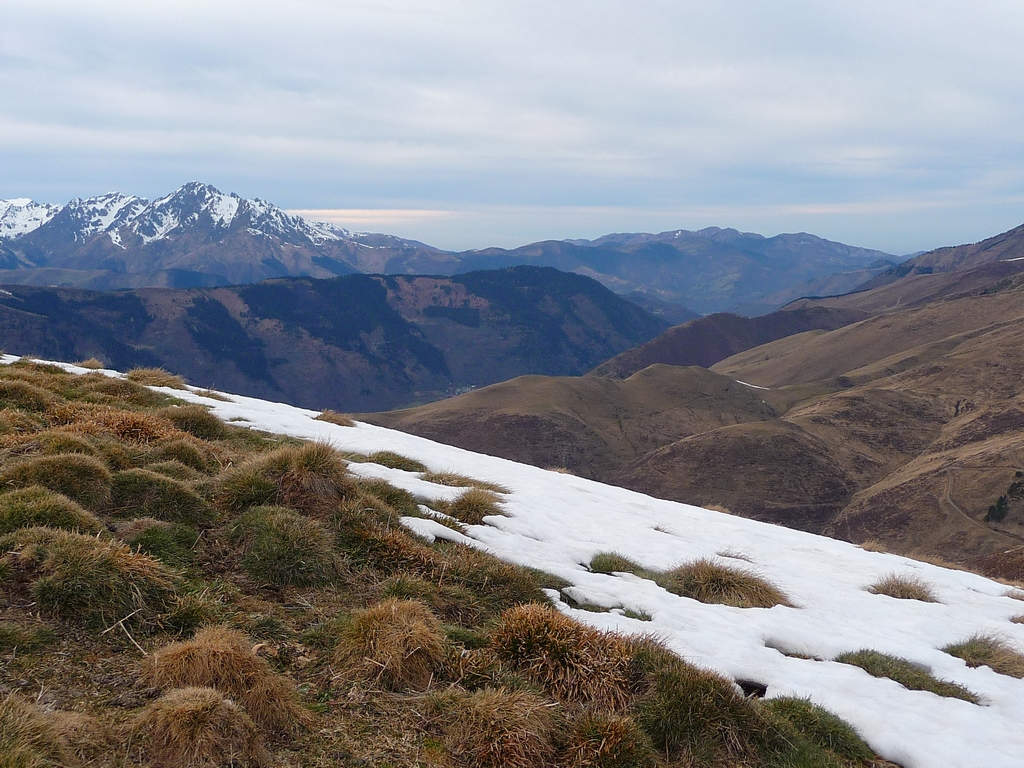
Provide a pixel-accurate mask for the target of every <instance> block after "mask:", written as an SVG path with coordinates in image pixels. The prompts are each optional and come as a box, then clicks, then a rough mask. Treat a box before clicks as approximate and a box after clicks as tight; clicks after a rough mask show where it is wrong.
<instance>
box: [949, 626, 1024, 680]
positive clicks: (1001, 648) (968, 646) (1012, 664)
mask: <svg viewBox="0 0 1024 768" xmlns="http://www.w3.org/2000/svg"><path fill="white" fill-rule="evenodd" d="M942 650H943V651H945V652H946V653H948V654H950V655H951V656H956V657H957V658H960V659H963V660H964V661H965V662H967V666H969V667H989V668H990V669H992V670H993V671H994V672H998V673H999V674H1001V675H1009V676H1010V677H1017V678H1021V677H1024V654H1022V653H1020V652H1019V651H1017V650H1015V649H1014V648H1013V646H1011V645H1009V644H1008V643H1006V642H1004V641H1002V640H1000V639H999V638H997V637H993V636H992V635H975V636H974V637H971V638H968V639H967V640H964V641H963V642H962V643H954V644H952V645H947V646H946V647H945V648H943V649H942Z"/></svg>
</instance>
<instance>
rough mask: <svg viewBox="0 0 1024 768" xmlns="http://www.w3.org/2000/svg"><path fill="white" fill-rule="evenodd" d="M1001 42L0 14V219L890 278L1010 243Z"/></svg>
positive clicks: (419, 21)
mask: <svg viewBox="0 0 1024 768" xmlns="http://www.w3.org/2000/svg"><path fill="white" fill-rule="evenodd" d="M1022 40H1024V3H1021V2H1019V0H1006V1H1004V2H995V1H994V0H987V1H986V0H973V2H971V3H963V2H950V1H947V0H878V1H875V0H817V1H814V2H812V1H811V0H804V1H800V0H773V1H772V2H765V1H764V0H748V1H740V0H735V1H730V0H707V1H706V2H685V1H682V0H673V1H671V2H660V1H647V2H645V1H641V2H636V1H634V2H611V1H608V0H572V1H566V0H563V1H559V0H554V1H553V0H547V2H533V1H532V0H511V1H509V2H495V1H493V0H476V1H475V2H471V1H466V2H461V1H459V0H409V1H408V2H406V1H405V0H379V1H375V2H316V1H315V0H298V1H297V0H289V2H258V1H255V2H254V1H253V0H222V1H217V0H205V1H204V2H191V1H189V0H174V2H163V1H162V0H147V1H146V2H137V0H136V1H135V2H116V1H114V0H109V1H108V2H101V1H99V0H94V1H92V2H84V1H82V0H79V1H77V2H49V1H47V0H0V197H21V196H28V197H32V198H35V199H37V200H40V201H45V202H64V201H66V200H67V199H69V198H71V197H74V196H87V195H92V194H98V193H102V192H106V191H109V190H118V191H122V192H126V193H133V194H140V195H143V196H147V197H154V196H157V195H159V194H162V193H165V192H167V191H170V190H171V189H173V188H175V187H177V186H179V185H180V184H182V183H183V182H185V181H188V180H190V179H199V180H202V181H207V182H209V183H211V184H214V185H215V186H217V187H218V188H220V189H222V190H224V191H234V192H238V193H239V194H241V195H243V196H246V197H257V196H258V197H262V198H264V199H267V200H270V201H272V202H274V203H277V204H278V205H281V206H283V207H285V208H288V209H292V210H303V211H318V212H320V213H318V214H315V215H316V216H318V217H320V218H331V219H333V220H335V221H338V222H340V223H342V224H345V225H347V226H350V227H352V228H355V229H371V230H376V231H388V232H394V233H396V234H400V235H404V236H408V237H415V238H417V239H421V240H424V241H426V242H430V243H432V244H435V245H439V246H443V247H452V248H455V247H458V248H466V247H482V246H486V245H493V244H500V245H519V244H522V243H525V242H528V241H530V240H535V239H539V238H542V237H556V238H563V237H588V236H597V235H600V234H603V233H606V232H610V231H623V230H634V231H637V230H653V231H658V230H664V229H672V228H677V227H683V228H687V229H695V228H699V227H703V226H708V225H718V226H734V227H738V228H741V229H748V230H754V231H760V232H762V233H765V234H769V235H770V234H775V233H777V232H781V231H796V230H805V231H810V232H814V233H816V234H819V235H822V236H826V237H830V238H833V239H838V240H843V241H845V242H849V243H852V244H855V245H863V246H869V247H876V248H881V249H884V250H888V251H890V252H897V253H905V252H909V251H912V250H917V249H924V248H930V247H933V246H938V245H944V244H950V243H958V242H967V241H973V240H977V239H980V238H983V237H986V236H989V235H992V234H995V233H997V232H1000V231H1003V230H1006V229H1009V228H1010V227H1013V226H1016V225H1018V224H1020V223H1021V222H1024V46H1022V45H1021V41H1022ZM310 215H314V214H310Z"/></svg>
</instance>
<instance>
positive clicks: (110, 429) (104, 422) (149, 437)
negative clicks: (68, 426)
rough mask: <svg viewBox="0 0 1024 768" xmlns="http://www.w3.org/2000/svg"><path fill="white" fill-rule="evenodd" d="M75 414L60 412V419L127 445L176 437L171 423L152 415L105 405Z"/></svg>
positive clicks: (76, 427)
mask: <svg viewBox="0 0 1024 768" xmlns="http://www.w3.org/2000/svg"><path fill="white" fill-rule="evenodd" d="M75 411H76V409H74V408H72V409H70V411H63V412H62V413H63V415H62V416H61V417H60V418H61V419H62V420H63V421H67V422H69V423H73V424H74V428H75V429H77V430H80V431H82V432H85V433H86V434H92V435H107V436H109V437H113V438H114V439H115V440H117V441H119V442H122V443H127V444H128V445H151V444H153V443H156V442H159V441H160V440H166V439H167V438H168V437H171V436H174V435H176V434H178V431H177V430H176V429H175V427H174V425H173V424H172V423H171V422H170V421H168V420H167V419H165V418H163V417H161V416H159V415H157V414H155V413H145V412H139V411H130V410H125V409H123V408H111V407H107V406H97V407H94V408H89V409H86V410H84V411H83V412H80V413H76V412H75Z"/></svg>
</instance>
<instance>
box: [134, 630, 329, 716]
mask: <svg viewBox="0 0 1024 768" xmlns="http://www.w3.org/2000/svg"><path fill="white" fill-rule="evenodd" d="M146 677H147V679H148V681H149V683H150V684H151V685H154V686H156V687H159V688H164V689H167V688H183V687H190V686H195V687H200V688H215V689H217V690H218V691H220V692H221V693H223V694H224V695H225V696H229V697H231V698H232V699H234V700H235V701H237V702H239V703H240V704H241V705H242V706H243V707H245V711H246V712H248V713H249V716H250V717H251V718H252V719H253V720H254V721H255V722H256V724H257V725H259V726H260V727H261V728H263V729H265V730H267V731H270V732H272V733H294V732H295V731H297V730H298V729H299V728H301V727H302V726H303V725H305V723H306V722H307V721H308V719H309V716H308V713H307V712H306V711H305V710H304V709H303V708H302V707H301V706H300V704H299V700H298V694H297V692H296V690H295V685H294V684H293V683H292V682H291V680H289V679H287V678H285V677H283V676H281V675H277V674H274V672H273V671H272V670H271V669H270V667H269V666H268V665H267V662H266V661H264V660H263V659H260V658H258V657H257V656H256V655H255V654H254V653H253V652H252V643H251V642H250V641H249V639H248V638H247V637H246V636H245V635H243V634H242V633H241V632H237V631H235V630H233V629H228V628H227V627H207V628H206V629H201V630H200V631H199V632H197V633H196V636H195V637H194V638H193V639H192V640H190V641H188V642H183V643H173V644H171V645H168V646H166V647H164V648H161V649H160V650H158V651H156V652H155V653H154V654H153V655H152V656H150V658H149V664H148V667H147V670H146Z"/></svg>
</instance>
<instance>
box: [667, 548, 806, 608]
mask: <svg viewBox="0 0 1024 768" xmlns="http://www.w3.org/2000/svg"><path fill="white" fill-rule="evenodd" d="M655 580H656V581H657V582H658V583H659V584H660V585H661V586H662V587H664V588H665V589H667V590H668V591H669V592H672V593H673V594H677V595H681V596H683V597H691V598H693V599H694V600H699V601H700V602H702V603H717V604H720V605H731V606H733V607H734V608H771V607H772V606H775V605H787V606H792V605H793V604H792V603H791V602H790V600H789V597H787V595H786V594H785V593H784V592H783V591H782V590H780V589H779V588H778V587H776V586H774V585H773V584H770V583H769V582H767V581H765V580H764V579H762V578H761V577H760V576H758V575H757V574H755V573H753V572H751V571H749V570H746V569H743V568H736V567H733V566H727V565H722V564H720V563H716V562H715V561H714V560H711V559H709V558H700V559H698V560H694V561H693V562H691V563H685V564H683V565H680V566H678V567H676V568H673V569H672V570H671V571H668V572H667V573H664V574H658V575H657V576H656V578H655Z"/></svg>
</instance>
